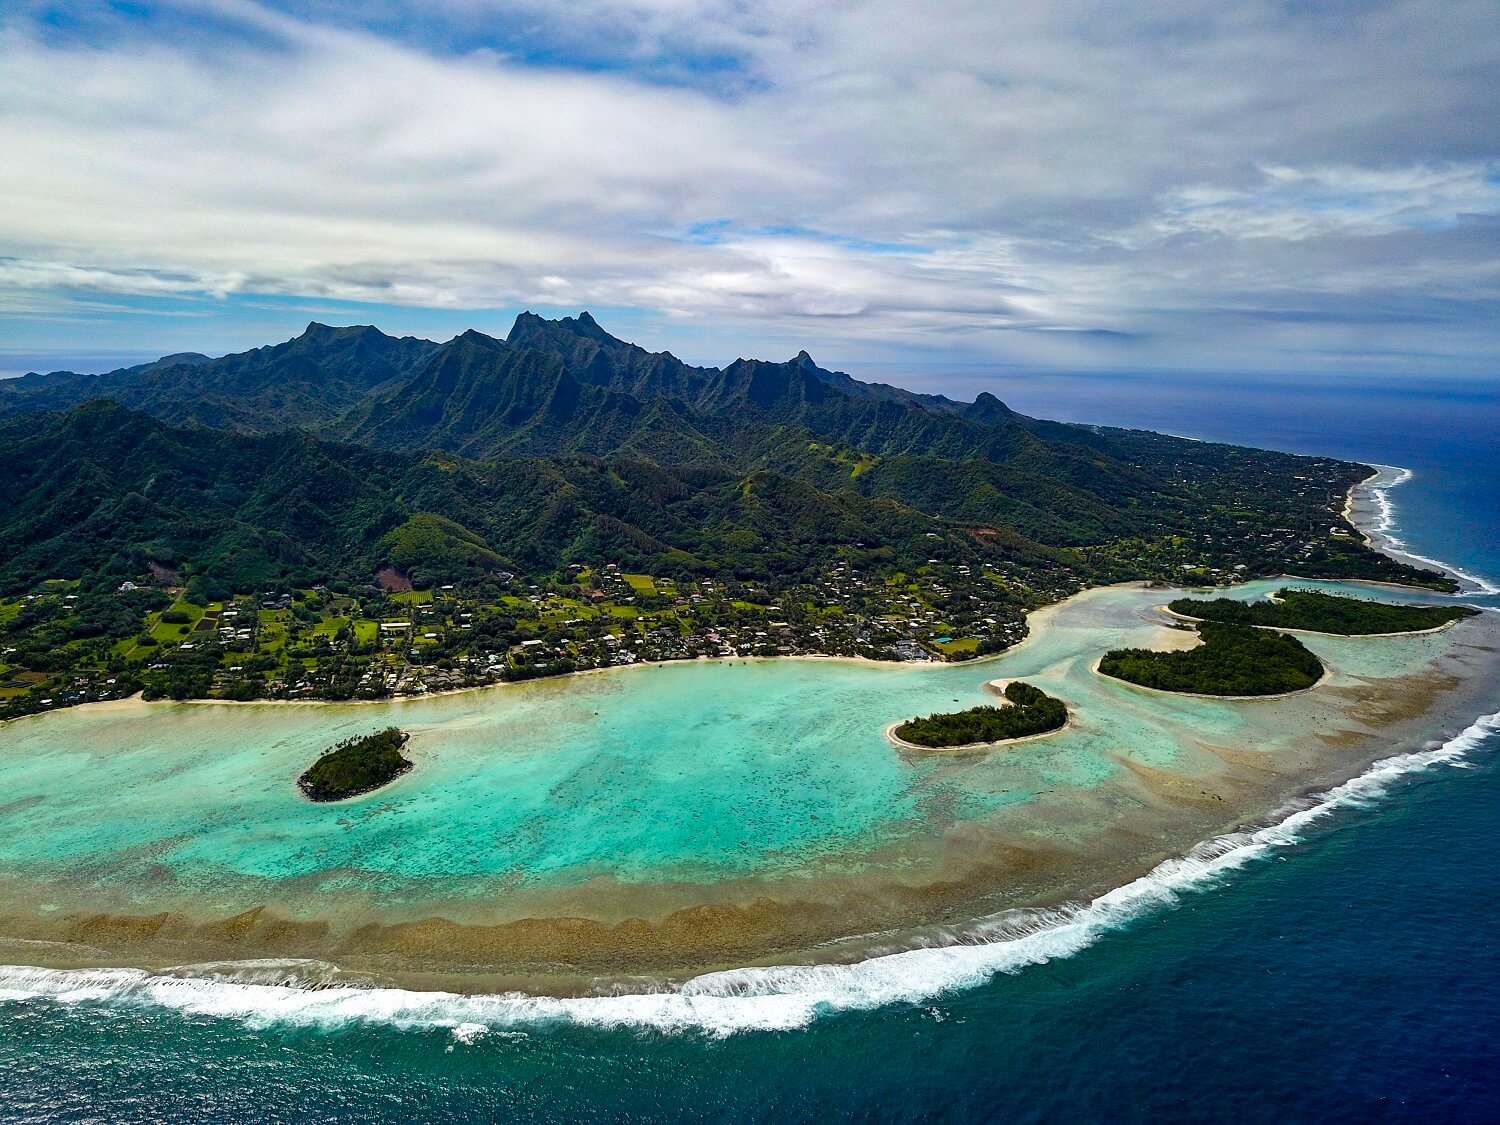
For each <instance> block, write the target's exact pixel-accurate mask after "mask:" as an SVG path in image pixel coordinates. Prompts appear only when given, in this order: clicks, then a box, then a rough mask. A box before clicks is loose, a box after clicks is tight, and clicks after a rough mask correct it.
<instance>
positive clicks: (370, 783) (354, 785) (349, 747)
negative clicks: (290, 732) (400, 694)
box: [297, 727, 412, 802]
mask: <svg viewBox="0 0 1500 1125" xmlns="http://www.w3.org/2000/svg"><path fill="white" fill-rule="evenodd" d="M409 737H410V736H409V735H408V734H407V733H406V732H405V731H403V730H401V729H399V728H397V727H386V728H385V729H384V730H379V731H376V732H375V733H374V734H367V735H364V736H363V737H359V738H346V739H345V740H344V741H343V742H340V743H338V744H337V745H336V746H334V747H332V748H331V749H329V750H327V751H325V752H324V753H323V756H322V757H320V758H319V759H318V760H317V761H316V762H314V763H313V764H312V765H311V766H310V767H308V769H307V771H306V772H305V773H303V775H302V776H301V777H299V778H298V779H297V786H298V788H300V789H301V790H302V792H303V794H305V795H306V797H307V798H308V800H311V801H320V802H327V801H343V800H347V799H348V798H350V797H358V796H359V795H360V794H362V793H369V792H372V791H373V790H376V789H379V788H380V787H381V786H383V785H389V784H390V783H391V782H392V781H395V780H396V778H398V777H400V776H401V775H402V774H404V773H406V772H407V771H408V770H409V769H411V768H412V763H411V761H410V760H409V759H408V758H405V757H403V756H402V754H401V747H403V746H405V745H406V741H407V739H408V738H409Z"/></svg>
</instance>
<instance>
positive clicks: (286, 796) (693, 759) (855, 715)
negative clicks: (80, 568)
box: [0, 582, 1452, 956]
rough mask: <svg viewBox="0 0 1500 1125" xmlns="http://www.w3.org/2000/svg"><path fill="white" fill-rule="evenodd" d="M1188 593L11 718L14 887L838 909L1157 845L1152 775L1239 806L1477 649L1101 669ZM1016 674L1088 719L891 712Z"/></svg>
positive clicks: (1240, 591) (89, 894)
mask: <svg viewBox="0 0 1500 1125" xmlns="http://www.w3.org/2000/svg"><path fill="white" fill-rule="evenodd" d="M1278 585H1280V583H1277V582H1260V583H1253V584H1249V585H1246V586H1242V587H1239V588H1237V589H1236V591H1235V596H1239V597H1247V598H1248V597H1257V596H1261V595H1263V594H1264V593H1266V592H1268V591H1270V590H1272V589H1275V588H1276V587H1277V586H1278ZM1323 585H1325V586H1332V588H1334V589H1344V590H1348V591H1351V592H1364V593H1379V594H1381V595H1383V596H1389V594H1390V591H1376V590H1374V589H1371V588H1361V587H1358V586H1341V585H1338V584H1323ZM1172 596H1175V592H1173V591H1165V590H1150V589H1144V588H1141V587H1112V588H1108V589H1100V590H1093V591H1089V592H1087V593H1086V594H1083V595H1080V596H1079V597H1076V598H1074V599H1070V600H1069V601H1068V602H1066V603H1063V604H1062V605H1059V606H1056V607H1052V608H1050V609H1048V610H1046V611H1044V612H1043V613H1042V614H1040V615H1037V616H1036V617H1034V618H1033V630H1034V633H1033V636H1032V637H1031V638H1030V639H1028V640H1027V641H1026V642H1025V643H1023V644H1022V645H1020V646H1019V647H1018V648H1016V649H1015V650H1014V651H1013V652H1011V653H1009V654H1006V655H1005V656H1002V657H1000V658H998V659H994V660H986V661H976V662H971V663H967V664H959V665H903V666H884V665H875V664H870V663H864V662H849V661H838V660H772V661H726V662H717V661H716V662H693V663H677V664H669V665H664V666H656V667H638V668H631V669H622V670H618V671H613V672H608V673H601V674H595V675H586V676H576V677H569V678H566V679H562V680H557V681H545V682H534V683H530V684H525V685H512V686H503V687H497V688H492V689H483V690H479V691H474V692H467V693H460V694H454V695H447V696H440V697H433V698H427V699H417V700H410V701H393V702H389V703H379V704H351V705H344V706H327V705H259V706H257V705H212V704H196V703H193V704H165V703H161V704H144V703H140V702H127V703H123V704H115V705H104V706H96V707H91V708H80V709H75V710H72V711H64V712H58V713H55V714H52V715H46V716H39V717H34V718H29V719H25V720H21V721H19V722H16V723H13V724H11V725H10V726H9V727H8V728H7V729H6V730H5V731H4V732H3V735H0V748H3V753H0V792H3V793H4V794H5V801H4V802H3V803H0V878H4V877H7V876H9V877H11V878H12V879H13V880H16V879H24V883H25V886H26V888H27V890H26V891H25V892H24V893H23V894H22V895H21V896H19V897H25V895H29V894H30V893H31V890H30V888H35V887H45V888H46V889H47V890H48V891H49V892H51V897H52V898H53V899H54V900H55V901H48V902H43V903H41V904H40V914H39V917H42V918H45V917H47V916H48V915H49V914H50V915H52V916H54V917H56V918H64V917H76V916H78V915H79V914H80V912H88V911H107V912H114V913H116V914H128V915H132V916H140V915H150V914H153V913H156V912H162V911H177V912H184V913H186V914H188V915H191V916H192V917H194V918H196V919H200V920H212V919H214V918H222V917H227V916H229V915H232V914H234V913H236V912H238V911H246V910H250V909H252V908H255V907H258V906H262V905H265V904H267V903H271V904H274V905H275V907H276V908H277V909H278V910H279V911H280V912H281V913H283V914H284V915H286V916H288V917H292V918H301V919H304V920H307V919H318V920H323V921H327V920H329V919H334V920H335V921H336V924H337V926H338V927H340V928H341V929H342V930H343V931H345V932H347V931H348V930H350V929H353V928H355V927H357V926H359V925H363V924H368V923H371V922H379V923H399V922H403V921H406V922H410V921H415V920H419V919H422V918H427V917H432V916H439V915H440V916H443V917H448V918H460V919H462V920H464V921H466V922H470V923H480V924H491V923H502V922H510V921H515V920H517V919H522V918H529V917H537V916H547V917H552V916H570V915H580V916H586V917H592V918H597V919H601V920H603V921H614V920H619V919H624V918H631V917H646V918H659V917H660V916H662V915H665V914H667V913H669V912H670V911H671V910H673V909H681V908H684V907H686V906H690V905H692V904H694V903H698V902H716V901H719V902H728V903H738V904H744V903H746V902H748V901H750V900H752V899H753V898H756V897H763V896H765V895H768V894H769V895H772V896H774V897H779V898H783V899H803V900H813V901H822V902H830V901H836V900H837V898H838V896H839V895H847V894H849V893H853V892H852V891H851V890H850V888H851V887H854V886H855V885H856V883H857V884H858V885H859V888H860V891H861V893H863V894H865V895H866V897H868V895H869V893H870V892H871V890H872V888H878V887H881V886H895V885H898V884H899V886H900V888H901V889H902V890H903V892H904V891H907V890H909V889H910V888H912V887H920V886H922V885H924V884H929V883H938V882H944V881H946V882H948V883H951V882H954V881H955V880H961V879H963V878H965V877H966V876H967V873H968V872H969V871H971V870H972V869H973V868H974V867H975V866H976V865H982V864H985V863H989V862H990V859H989V857H988V856H987V854H986V850H987V849H990V848H991V847H992V846H993V843H994V842H995V841H1000V842H1001V843H1003V844H1005V845H1007V846H1010V847H1021V848H1024V849H1032V850H1039V849H1040V850H1045V849H1064V850H1068V849H1072V850H1078V849H1084V848H1086V847H1088V846H1097V839H1098V838H1100V837H1102V836H1103V835H1104V834H1107V833H1108V832H1110V831H1111V830H1117V829H1118V828H1119V826H1120V825H1121V824H1126V823H1128V824H1129V826H1130V830H1131V831H1132V832H1133V833H1135V834H1136V835H1139V834H1140V832H1141V831H1142V825H1143V823H1144V824H1146V825H1147V827H1148V828H1149V822H1148V821H1142V819H1141V817H1142V815H1143V813H1147V812H1150V811H1151V810H1150V805H1151V802H1152V800H1153V798H1152V796H1151V794H1149V793H1147V794H1145V795H1143V794H1142V791H1141V778H1142V777H1146V778H1147V779H1148V781H1149V780H1150V779H1153V778H1154V779H1157V782H1158V783H1159V782H1160V779H1162V778H1167V779H1170V780H1171V784H1173V785H1178V786H1179V788H1182V787H1183V786H1184V785H1185V786H1186V788H1183V792H1184V793H1187V794H1188V795H1189V796H1190V797H1192V798H1194V799H1196V798H1197V797H1198V796H1200V795H1201V796H1202V797H1203V798H1204V800H1208V799H1210V798H1212V799H1219V800H1223V799H1224V798H1223V796H1222V795H1220V796H1218V797H1216V798H1215V797H1214V794H1216V793H1222V792H1229V793H1231V795H1232V793H1233V786H1232V785H1231V786H1230V788H1229V789H1225V785H1226V784H1229V783H1228V782H1226V781H1225V780H1224V778H1223V777H1222V776H1221V775H1222V774H1223V773H1224V769H1225V763H1224V761H1223V760H1222V759H1221V758H1220V757H1219V756H1217V755H1218V751H1220V750H1233V751H1235V752H1237V753H1239V754H1241V755H1243V754H1247V753H1248V754H1251V755H1264V756H1265V758H1266V770H1267V771H1275V770H1277V769H1280V768H1282V765H1283V763H1282V761H1281V759H1282V758H1284V757H1286V756H1287V755H1288V754H1289V753H1290V754H1293V755H1294V756H1297V757H1299V758H1306V757H1307V753H1306V752H1307V745H1306V743H1307V740H1308V739H1309V737H1310V736H1311V735H1312V733H1313V732H1315V731H1323V732H1328V731H1333V732H1338V731H1348V730H1358V729H1360V728H1361V723H1360V721H1359V718H1358V714H1357V710H1358V709H1357V708H1352V707H1351V705H1350V702H1349V700H1348V699H1346V698H1343V697H1342V696H1341V691H1342V690H1344V689H1357V688H1359V687H1360V686H1362V685H1364V684H1367V683H1369V682H1382V681H1391V680H1399V679H1401V678H1403V677H1414V676H1418V675H1419V674H1421V673H1423V672H1424V671H1428V670H1430V669H1431V667H1432V666H1433V662H1434V661H1435V660H1437V659H1438V658H1439V657H1440V656H1442V654H1444V653H1445V652H1446V651H1448V649H1450V648H1451V647H1452V638H1451V636H1450V634H1448V633H1439V634H1433V635H1429V636H1416V637H1399V638H1355V639H1340V638H1328V637H1311V638H1306V640H1307V643H1308V644H1309V646H1310V647H1311V648H1313V649H1314V650H1315V651H1317V652H1318V653H1319V655H1320V656H1322V657H1323V658H1324V659H1325V660H1326V661H1327V662H1328V664H1329V665H1330V667H1331V669H1332V673H1333V674H1332V675H1331V676H1330V678H1329V679H1328V680H1327V681H1326V682H1325V684H1324V685H1323V686H1321V687H1320V688H1319V689H1317V690H1316V691H1314V692H1312V693H1307V694H1305V695H1301V696H1295V697H1289V698H1287V699H1283V700H1263V701H1254V702H1251V703H1243V702H1226V701H1219V700H1212V699H1201V698H1188V697H1181V696H1168V695H1164V694H1161V693H1153V692H1146V691H1142V690H1139V689H1135V688H1132V687H1129V686H1127V685H1123V684H1120V683H1118V682H1115V681H1112V680H1109V679H1107V678H1104V677H1100V676H1099V675H1097V674H1096V673H1094V672H1093V671H1092V665H1093V663H1094V661H1095V660H1096V659H1097V657H1098V656H1099V655H1100V654H1101V653H1102V652H1103V651H1105V650H1106V649H1108V648H1112V647H1117V646H1120V645H1148V646H1158V647H1160V646H1163V645H1167V644H1177V645H1181V644H1183V643H1191V642H1190V641H1187V640H1186V639H1185V634H1184V633H1182V632H1181V631H1178V630H1172V629H1170V628H1168V627H1166V626H1165V625H1163V624H1162V621H1161V619H1160V617H1159V615H1158V614H1157V613H1156V607H1158V606H1159V605H1161V604H1162V603H1163V602H1165V601H1167V600H1169V598H1170V597H1172ZM1002 677H1005V678H1025V679H1028V680H1030V681H1032V682H1034V683H1036V684H1037V685H1038V686H1040V687H1042V688H1044V690H1046V691H1048V692H1050V693H1052V694H1054V695H1056V696H1058V697H1059V698H1061V699H1063V700H1064V701H1065V702H1066V703H1067V704H1068V705H1069V708H1070V711H1071V715H1072V722H1071V725H1070V727H1069V728H1068V729H1067V730H1065V731H1063V732H1061V733H1059V734H1058V735H1056V736H1052V737H1049V738H1046V739H1042V740H1039V741H1036V742H1031V743H1026V744H1023V745H1018V746H1016V747H1013V748H1006V749H1000V750H996V751H992V752H981V753H963V754H941V753H938V754H924V753H909V752H903V751H899V750H897V749H895V748H894V747H893V746H892V745H891V744H890V743H889V742H888V741H887V740H886V738H885V736H884V733H883V731H884V728H885V726H886V725H887V724H888V723H890V722H892V721H894V720H897V719H901V718H904V717H907V716H910V715H914V714H925V713H930V712H932V711H938V710H952V709H957V708H960V707H967V706H972V705H974V704H976V703H980V702H983V701H986V699H987V698H988V697H986V696H985V694H984V692H983V685H984V684H985V683H986V682H988V681H989V680H991V679H995V678H1002ZM393 723H394V724H397V725H399V726H401V727H403V728H404V729H406V730H408V731H410V732H411V734H412V740H411V743H410V744H409V746H408V752H409V753H410V755H411V756H412V757H413V759H414V760H415V761H416V763H417V768H416V769H415V770H413V771H412V772H410V773H409V774H407V775H405V776H404V777H402V778H401V779H398V780H397V781H396V782H395V783H393V784H392V785H390V786H388V787H387V788H385V789H383V790H380V791H377V792H375V793H372V794H367V795H365V796H363V797H360V798H356V799H354V800H351V801H347V802H340V803H337V804H332V805H320V804H314V803H312V802H309V801H307V800H305V799H304V798H303V797H302V796H301V794H300V793H299V792H298V791H297V789H296V787H295V785H294V784H293V779H294V778H295V777H296V775H297V774H298V773H299V772H300V770H301V769H303V768H305V766H306V764H307V763H308V762H310V761H311V760H312V759H313V758H314V757H316V755H317V754H318V753H319V752H320V751H321V750H322V749H324V748H325V747H327V746H328V745H330V744H332V743H333V742H335V741H337V740H339V739H341V738H344V737H347V736H348V735H350V734H356V733H361V732H364V731H368V730H372V729H376V728H378V727H381V726H385V725H389V724H393ZM1142 771H1145V772H1144V773H1143V772H1142ZM1239 781H1240V783H1243V778H1240V779H1239ZM1197 785H1202V786H1203V787H1204V788H1202V789H1194V788H1193V786H1197ZM1158 787H1159V785H1158ZM1258 811H1261V812H1266V811H1269V810H1268V809H1261V810H1258ZM1226 815H1232V814H1226ZM1131 818H1134V819H1131ZM1215 823H1217V822H1215ZM1196 838H1197V837H1193V838H1192V839H1196ZM1192 839H1188V840H1186V841H1184V846H1185V845H1186V844H1190V843H1191V842H1192ZM1091 841H1092V842H1093V844H1092V845H1091ZM1143 854H1149V850H1148V852H1147V853H1143ZM956 857H957V858H956ZM991 880H992V882H993V880H994V876H993V874H992V876H991ZM985 889H987V890H994V887H989V888H985ZM15 897H18V896H16V895H12V898H13V899H14V898H15ZM952 897H953V892H948V900H951V899H952ZM945 901H947V900H945ZM991 905H993V903H992V904H991ZM897 917H899V918H900V920H901V921H902V922H903V923H905V924H909V923H911V922H912V921H913V920H915V917H916V916H915V915H913V913H912V912H911V909H909V908H903V911H902V912H901V913H899V915H898V914H897V913H895V912H890V911H888V912H887V913H885V914H882V913H881V912H880V911H879V910H875V909H873V908H871V911H870V912H869V913H868V914H867V915H865V916H862V917H861V919H860V921H861V923H862V924H869V922H870V919H876V920H880V919H888V920H889V919H896V918H897ZM932 920H933V921H943V922H951V921H953V917H952V914H951V910H949V912H948V913H947V914H939V915H938V916H935V917H934V918H933V919H932ZM826 926H827V924H826V923H825V934H824V936H825V937H835V936H838V935H837V934H835V933H833V932H827V931H826ZM38 932H41V931H38ZM292 948H294V947H292ZM564 956H565V955H564Z"/></svg>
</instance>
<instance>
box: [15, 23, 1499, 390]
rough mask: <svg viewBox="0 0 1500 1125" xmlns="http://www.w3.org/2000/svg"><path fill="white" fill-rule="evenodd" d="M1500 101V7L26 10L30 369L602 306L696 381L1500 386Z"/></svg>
mask: <svg viewBox="0 0 1500 1125" xmlns="http://www.w3.org/2000/svg"><path fill="white" fill-rule="evenodd" d="M1497 74H1500V3H1497V2H1496V0H1477V2H1476V0H1389V2H1369V3H1356V2H1346V0H1282V2H1275V0H1204V2H1199V0H1153V2H1152V3H1140V2H1139V0H1049V2H1048V3H1037V2H1035V0H1026V2H1011V0H985V2H972V3H956V2H953V0H924V2H923V3H921V4H912V3H911V2H910V0H901V2H899V3H897V2H894V0H865V2H858V3H852V2H842V0H824V2H820V3H816V4H809V3H807V2H806V0H763V2H759V3H752V2H749V0H568V2H567V3H551V2H545V0H363V2H355V0H258V2H257V0H207V2H196V3H189V2H183V3H173V2H157V0H136V2H124V0H119V2H114V3H107V2H98V3H91V2H88V0H70V2H67V3H53V2H45V0H5V2H4V3H3V4H0V152H4V153H5V154H6V155H5V158H4V159H3V160H0V373H17V372H20V371H24V370H27V369H29V368H37V369H43V370H45V369H50V368H54V367H72V368H76V369H80V370H103V369H107V368H109V367H112V366H116V365H118V364H120V363H125V362H137V361H140V360H142V359H147V358H153V357H155V356H157V355H161V354H165V353H169V352H176V351H202V352H207V353H209V354H221V353H223V352H228V351H234V350H240V349H243V348H247V347H253V346H257V345H260V344H264V343H270V342H274V341H277V340H281V339H286V338H289V337H290V336H293V335H295V334H296V333H297V332H298V331H300V330H301V328H302V327H303V326H304V325H305V324H306V323H307V321H309V320H313V319H316V320H321V321H325V322H328V323H335V324H344V323H373V324H377V325H379V326H380V327H381V328H383V329H385V330H386V331H388V332H392V333H396V334H413V335H419V336H425V337H427V338H431V339H447V338H449V337H451V336H453V335H455V334H457V333H458V332H460V331H462V330H464V329H466V328H469V327H475V328H478V329H480V330H481V331H487V332H491V333H493V334H501V335H503V333H504V332H505V331H506V329H508V327H509V324H510V321H511V319H512V318H513V317H514V315H515V314H516V313H517V312H518V311H520V310H522V309H527V308H529V309H533V310H535V311H538V312H542V313H544V314H547V315H562V314H569V313H574V312H577V311H578V310H580V309H585V308H586V309H589V310H590V311H592V312H593V314H594V315H595V317H596V318H598V319H599V320H600V322H601V323H602V324H604V326H605V327H606V328H608V329H610V330H611V331H613V332H614V333H615V334H616V335H618V336H622V337H624V338H627V339H633V340H636V341H637V342H639V343H641V344H643V345H645V346H647V347H651V348H653V349H663V348H670V349H671V350H672V351H674V352H676V353H677V354H678V355H679V356H681V357H682V358H684V359H687V360H689V361H691V362H698V363H713V364H722V363H725V362H727V361H729V360H731V359H733V358H735V357H736V356H740V355H747V356H749V355H753V356H758V357H763V358H770V359H780V358H786V357H787V356H789V355H791V354H793V353H795V352H796V351H797V350H798V349H799V348H804V347H805V348H807V349H808V350H810V351H811V352H812V353H813V355H814V356H815V357H816V358H817V359H818V360H819V362H820V363H822V364H823V365H824V366H828V367H836V368H842V369H846V370H849V371H851V372H853V373H855V374H859V373H860V372H861V370H862V366H866V367H869V368H871V369H875V368H886V369H890V368H893V367H899V368H902V369H903V370H911V371H917V372H921V371H940V370H942V369H944V368H945V366H946V367H947V368H949V369H952V370H958V369H960V368H963V369H965V370H969V371H972V370H974V369H975V367H976V366H978V367H980V368H983V367H984V366H985V365H994V366H995V367H997V368H1000V367H1004V368H1006V369H1009V370H1036V371H1042V372H1045V371H1049V370H1081V371H1088V370H1138V371H1182V372H1198V373H1202V372H1209V373H1212V372H1274V373H1296V372H1310V373H1318V374H1320V375H1325V374H1328V373H1334V374H1339V373H1348V374H1351V375H1360V374H1381V375H1392V374H1395V375H1410V376H1412V377H1414V378H1416V377H1422V376H1428V375H1431V376H1464V377H1468V376H1481V377H1483V376H1495V377H1500V80H1497V78H1496V75H1497ZM933 377H934V378H939V377H938V376H933ZM906 381H907V382H908V383H911V382H912V381H913V380H911V379H908V380H906ZM918 381H920V376H919V377H918Z"/></svg>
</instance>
